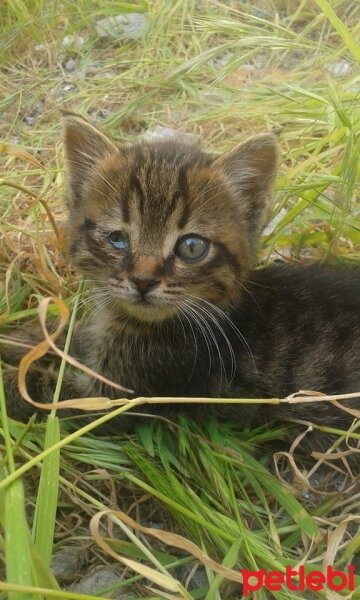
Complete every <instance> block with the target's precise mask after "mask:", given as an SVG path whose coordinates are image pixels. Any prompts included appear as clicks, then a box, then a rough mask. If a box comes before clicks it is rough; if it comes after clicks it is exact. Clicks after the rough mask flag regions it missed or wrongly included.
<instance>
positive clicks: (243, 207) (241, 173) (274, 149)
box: [214, 133, 279, 236]
mask: <svg viewBox="0 0 360 600" xmlns="http://www.w3.org/2000/svg"><path fill="white" fill-rule="evenodd" d="M278 163H279V145H278V142H277V138H276V136H275V135H274V134H272V133H264V134H260V135H257V136H255V137H253V138H250V139H249V140H248V141H246V142H244V143H243V144H240V145H239V146H237V147H236V148H234V149H233V150H231V151H230V152H228V153H226V154H223V155H222V156H220V157H219V158H217V159H216V160H215V162H214V166H216V167H217V168H218V169H219V170H220V171H221V172H222V175H223V177H224V178H225V181H226V183H227V185H228V187H229V191H230V193H231V194H232V196H233V197H234V199H235V201H236V203H237V206H238V209H239V211H240V216H241V218H242V219H244V222H245V225H246V227H247V230H248V233H249V234H250V235H251V236H253V235H254V234H260V232H261V229H262V227H263V226H264V221H265V218H266V213H267V209H268V206H269V204H270V200H271V195H272V188H273V183H274V179H275V177H276V173H277V168H278Z"/></svg>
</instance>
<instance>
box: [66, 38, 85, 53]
mask: <svg viewBox="0 0 360 600" xmlns="http://www.w3.org/2000/svg"><path fill="white" fill-rule="evenodd" d="M83 43H84V38H83V37H81V35H66V36H65V37H64V38H63V40H62V42H61V44H62V47H63V48H73V49H76V50H78V49H79V48H81V46H82V45H83Z"/></svg>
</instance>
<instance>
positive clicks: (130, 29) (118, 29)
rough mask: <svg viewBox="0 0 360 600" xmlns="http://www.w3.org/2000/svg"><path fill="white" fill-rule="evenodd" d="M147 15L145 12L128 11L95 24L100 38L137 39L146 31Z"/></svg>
mask: <svg viewBox="0 0 360 600" xmlns="http://www.w3.org/2000/svg"><path fill="white" fill-rule="evenodd" d="M146 26H147V17H146V15H145V14H143V13H127V14H121V15H114V16H111V17H106V19H101V21H98V22H97V23H96V25H95V31H96V33H97V35H98V36H99V38H110V39H115V40H117V39H119V38H121V39H125V40H126V39H128V40H137V39H139V38H140V37H141V36H142V35H143V34H144V33H145V31H146Z"/></svg>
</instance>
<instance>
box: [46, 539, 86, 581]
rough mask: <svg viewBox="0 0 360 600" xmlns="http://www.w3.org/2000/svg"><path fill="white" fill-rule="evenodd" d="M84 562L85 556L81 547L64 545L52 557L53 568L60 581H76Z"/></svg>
mask: <svg viewBox="0 0 360 600" xmlns="http://www.w3.org/2000/svg"><path fill="white" fill-rule="evenodd" d="M83 564H84V556H83V554H82V551H81V549H80V548H79V547H75V546H63V547H62V548H61V550H59V551H58V552H55V554H54V556H53V557H52V559H51V570H52V572H53V574H54V576H55V578H56V579H57V581H59V582H66V581H74V579H77V577H78V576H79V572H80V571H81V567H82V565H83Z"/></svg>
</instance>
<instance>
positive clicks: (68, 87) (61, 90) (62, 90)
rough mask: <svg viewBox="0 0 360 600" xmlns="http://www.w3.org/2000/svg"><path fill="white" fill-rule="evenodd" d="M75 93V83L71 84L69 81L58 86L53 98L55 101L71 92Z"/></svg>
mask: <svg viewBox="0 0 360 600" xmlns="http://www.w3.org/2000/svg"><path fill="white" fill-rule="evenodd" d="M77 91H78V87H77V85H76V84H75V83H72V82H70V81H63V82H62V83H61V84H60V86H59V87H58V88H57V89H56V90H55V91H54V97H55V98H56V99H57V100H61V99H62V98H64V96H66V95H67V94H70V93H71V92H77Z"/></svg>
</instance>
